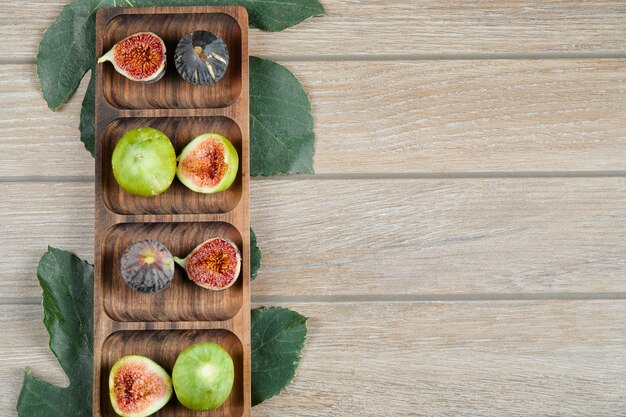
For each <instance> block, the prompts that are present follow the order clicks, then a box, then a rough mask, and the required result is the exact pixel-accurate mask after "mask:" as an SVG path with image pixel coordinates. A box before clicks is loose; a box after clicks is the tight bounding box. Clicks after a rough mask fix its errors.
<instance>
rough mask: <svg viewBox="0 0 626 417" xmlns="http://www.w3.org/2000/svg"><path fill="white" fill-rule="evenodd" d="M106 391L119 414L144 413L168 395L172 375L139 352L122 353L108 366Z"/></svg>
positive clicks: (142, 416)
mask: <svg viewBox="0 0 626 417" xmlns="http://www.w3.org/2000/svg"><path fill="white" fill-rule="evenodd" d="M109 395H110V397H111V405H112V406H113V410H114V411H115V412H116V413H117V414H118V415H120V416H122V417H147V416H149V415H152V414H154V413H156V412H157V411H159V410H160V409H161V408H163V407H164V406H165V404H167V402H168V401H169V400H170V398H172V379H171V378H170V376H169V375H168V373H167V372H166V371H165V369H163V368H162V367H161V366H160V365H159V364H157V363H156V362H154V361H153V360H151V359H148V358H146V357H144V356H139V355H129V356H124V357H123V358H121V359H120V360H118V361H117V362H115V365H113V367H112V368H111V373H110V374H109Z"/></svg>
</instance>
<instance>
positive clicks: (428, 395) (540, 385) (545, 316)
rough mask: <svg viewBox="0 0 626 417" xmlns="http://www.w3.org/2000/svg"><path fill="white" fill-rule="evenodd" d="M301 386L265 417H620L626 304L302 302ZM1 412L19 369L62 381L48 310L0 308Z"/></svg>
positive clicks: (270, 405)
mask: <svg viewBox="0 0 626 417" xmlns="http://www.w3.org/2000/svg"><path fill="white" fill-rule="evenodd" d="M286 306H287V307H290V308H292V309H294V310H296V311H298V312H300V313H302V314H304V315H306V316H308V317H309V321H308V327H309V335H308V338H307V345H306V347H305V350H304V353H303V357H302V362H301V365H300V367H299V370H298V374H297V376H296V378H295V380H294V383H293V384H292V385H291V386H290V387H289V388H288V389H287V390H286V391H284V392H283V393H282V394H281V395H280V396H278V397H275V398H273V399H271V400H269V401H267V402H266V403H264V404H262V405H260V406H258V407H255V408H254V411H253V413H254V415H255V416H257V417H261V416H268V417H269V416H276V415H287V416H296V415H297V416H303V417H321V416H337V415H343V416H352V415H367V416H389V415H393V416H422V415H423V416H449V415H458V416H493V415H507V416H528V415H532V416H554V415H581V416H582V415H585V416H597V415H602V416H623V415H624V404H626V385H625V383H624V381H625V377H626V361H625V360H624V359H625V358H626V322H624V320H619V319H616V318H618V317H624V314H626V303H625V302H624V300H614V301H607V300H604V301H602V300H594V301H589V300H586V301H585V300H569V301H556V300H552V301H549V300H540V301H474V302H431V303H356V304H354V303H340V304H329V303H322V304H319V303H302V304H289V305H286ZM0 326H1V328H0V331H2V333H3V334H10V335H11V336H12V337H10V338H7V339H6V340H5V341H4V342H3V344H2V346H1V347H0V376H1V378H0V381H1V382H0V388H1V389H2V392H3V395H2V397H1V398H0V413H1V414H2V415H3V416H6V417H14V416H16V412H15V403H16V399H17V395H18V392H19V389H20V386H21V369H22V368H23V367H25V366H27V365H32V366H33V370H34V371H35V373H36V374H37V375H39V376H42V377H44V378H45V379H49V380H51V381H55V382H59V381H62V380H63V377H62V373H61V372H60V371H59V370H58V366H57V365H56V363H55V361H54V359H53V357H52V355H50V354H49V353H48V352H46V349H45V348H44V346H45V345H46V344H47V342H46V335H45V330H44V328H43V325H42V324H41V310H40V307H39V306H32V305H31V306H0Z"/></svg>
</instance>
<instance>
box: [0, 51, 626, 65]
mask: <svg viewBox="0 0 626 417" xmlns="http://www.w3.org/2000/svg"><path fill="white" fill-rule="evenodd" d="M251 55H252V56H258V57H259V58H264V59H269V60H272V61H279V62H362V61H375V62H380V61H489V60H512V59H518V60H525V59H616V58H617V59H620V58H626V51H623V52H548V53H543V52H539V53H514V52H499V53H498V52H492V53H481V54H445V53H443V54H383V55H365V54H363V55H360V54H355V55H265V54H258V55H255V54H251ZM36 63H37V60H36V59H35V58H19V57H16V58H0V65H32V64H36Z"/></svg>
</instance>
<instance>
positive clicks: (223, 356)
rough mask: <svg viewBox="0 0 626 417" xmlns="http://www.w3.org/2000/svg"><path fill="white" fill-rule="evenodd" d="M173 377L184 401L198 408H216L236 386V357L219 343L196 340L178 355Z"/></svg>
mask: <svg viewBox="0 0 626 417" xmlns="http://www.w3.org/2000/svg"><path fill="white" fill-rule="evenodd" d="M172 380H173V383H174V391H176V398H178V401H180V403H181V404H182V405H184V406H185V407H187V408H189V409H191V410H195V411H209V410H214V409H216V408H218V407H220V406H221V405H222V404H224V402H225V401H226V400H227V399H228V396H229V395H230V392H231V390H232V388H233V383H234V381H235V367H234V364H233V359H232V358H231V357H230V354H229V353H228V352H227V351H226V350H225V349H224V348H223V347H221V346H220V345H218V344H216V343H212V342H202V343H196V344H195V345H191V346H189V347H188V348H187V349H185V350H184V351H182V352H181V354H180V355H179V356H178V358H177V359H176V363H174V369H173V370H172Z"/></svg>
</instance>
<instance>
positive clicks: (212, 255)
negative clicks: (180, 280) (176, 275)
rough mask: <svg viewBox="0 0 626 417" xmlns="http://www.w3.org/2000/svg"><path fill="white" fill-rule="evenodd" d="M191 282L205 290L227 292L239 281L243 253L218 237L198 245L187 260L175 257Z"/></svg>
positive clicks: (232, 244) (228, 241) (224, 239)
mask: <svg viewBox="0 0 626 417" xmlns="http://www.w3.org/2000/svg"><path fill="white" fill-rule="evenodd" d="M174 261H175V262H176V263H177V264H179V265H180V266H182V267H183V268H184V269H185V272H187V276H188V277H189V279H190V280H192V281H193V282H195V283H196V284H198V285H199V286H201V287H203V288H208V289H210V290H214V291H220V290H225V289H226V288H228V287H230V286H231V285H233V284H234V283H235V281H237V278H238V277H239V272H240V271H241V252H239V248H237V245H235V243H233V242H232V241H231V240H229V239H226V238H223V237H216V238H213V239H209V240H207V241H205V242H203V243H201V244H200V245H198V246H197V247H196V248H195V249H194V250H193V251H191V253H190V254H189V255H188V256H187V257H186V258H185V259H180V258H178V257H176V256H175V257H174Z"/></svg>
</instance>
